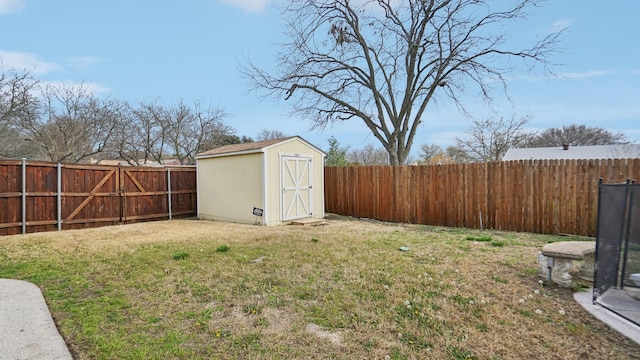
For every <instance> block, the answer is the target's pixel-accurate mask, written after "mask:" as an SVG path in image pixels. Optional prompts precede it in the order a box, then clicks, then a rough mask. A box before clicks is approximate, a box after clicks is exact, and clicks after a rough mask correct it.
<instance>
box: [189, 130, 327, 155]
mask: <svg viewBox="0 0 640 360" xmlns="http://www.w3.org/2000/svg"><path fill="white" fill-rule="evenodd" d="M296 139H297V140H300V141H302V142H303V143H305V144H306V145H308V146H310V147H312V148H313V149H315V150H317V151H319V152H320V153H322V154H323V155H324V151H322V150H321V149H319V148H317V147H315V146H314V145H313V144H311V143H309V142H308V141H306V140H305V139H303V138H301V137H300V136H290V137H286V138H280V139H271V140H264V141H256V142H250V143H243V144H231V145H225V146H221V147H219V148H215V149H211V150H208V151H205V152H201V153H199V154H196V156H195V158H196V159H205V158H210V157H218V156H231V155H241V154H252V153H259V152H264V151H265V150H267V149H268V148H270V147H272V146H275V145H278V144H282V143H286V142H289V141H293V140H296Z"/></svg>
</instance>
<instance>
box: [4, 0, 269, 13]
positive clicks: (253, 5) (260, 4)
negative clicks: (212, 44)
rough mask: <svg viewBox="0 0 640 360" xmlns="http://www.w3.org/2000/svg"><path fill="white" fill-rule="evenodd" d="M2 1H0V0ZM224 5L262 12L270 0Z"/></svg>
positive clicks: (233, 1)
mask: <svg viewBox="0 0 640 360" xmlns="http://www.w3.org/2000/svg"><path fill="white" fill-rule="evenodd" d="M0 1H2V0H0ZM220 1H221V2H222V3H224V4H229V5H232V6H236V7H239V8H241V9H243V10H245V11H247V12H254V13H255V12H260V11H263V10H264V9H265V8H266V7H267V4H269V3H270V2H271V1H272V0H220Z"/></svg>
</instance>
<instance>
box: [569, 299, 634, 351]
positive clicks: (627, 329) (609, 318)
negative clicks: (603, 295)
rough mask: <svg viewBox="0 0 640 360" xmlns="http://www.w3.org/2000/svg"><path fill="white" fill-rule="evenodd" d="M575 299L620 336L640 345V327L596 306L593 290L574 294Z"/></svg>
mask: <svg viewBox="0 0 640 360" xmlns="http://www.w3.org/2000/svg"><path fill="white" fill-rule="evenodd" d="M573 298H574V299H575V300H576V301H577V302H578V303H580V305H582V307H583V308H585V310H587V311H588V312H590V313H591V314H592V315H593V316H595V317H596V319H598V320H600V321H602V322H603V323H605V324H607V325H608V326H609V327H610V328H612V329H614V330H616V331H617V332H619V333H620V334H622V335H624V336H626V337H628V338H629V339H631V340H633V341H635V342H636V343H637V344H640V326H638V325H636V324H634V323H632V322H631V321H629V320H627V319H625V318H623V317H622V316H619V315H617V314H616V313H614V312H612V311H609V310H607V309H605V308H604V307H602V306H600V305H594V304H593V300H592V299H593V288H591V289H589V291H579V292H576V293H574V294H573Z"/></svg>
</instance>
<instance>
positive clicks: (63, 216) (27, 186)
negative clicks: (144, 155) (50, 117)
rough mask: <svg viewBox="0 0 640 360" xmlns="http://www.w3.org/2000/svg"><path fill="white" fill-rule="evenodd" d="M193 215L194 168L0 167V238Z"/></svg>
mask: <svg viewBox="0 0 640 360" xmlns="http://www.w3.org/2000/svg"><path fill="white" fill-rule="evenodd" d="M195 215H196V170H195V168H194V167H173V168H145V167H119V166H101V165H77V164H55V163H49V162H32V161H24V160H23V161H0V235H10V234H19V233H31V232H40V231H53V230H66V229H77V228H85V227H98V226H105V225H114V224H122V223H128V222H138V221H145V220H160V219H171V218H173V217H185V216H195Z"/></svg>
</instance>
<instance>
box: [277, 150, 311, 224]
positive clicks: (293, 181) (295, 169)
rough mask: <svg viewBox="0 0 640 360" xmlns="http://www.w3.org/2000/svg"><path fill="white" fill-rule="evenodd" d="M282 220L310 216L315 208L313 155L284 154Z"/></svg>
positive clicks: (282, 162)
mask: <svg viewBox="0 0 640 360" xmlns="http://www.w3.org/2000/svg"><path fill="white" fill-rule="evenodd" d="M280 166H281V167H280V177H281V182H280V183H281V184H282V199H281V204H282V205H281V208H280V209H281V210H280V211H281V212H282V221H287V220H294V219H300V218H305V217H309V216H311V215H312V209H313V192H312V188H313V184H312V182H313V180H312V179H313V174H312V170H313V169H312V166H311V157H307V156H288V155H287V156H284V155H283V156H282V157H281V163H280Z"/></svg>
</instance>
